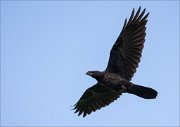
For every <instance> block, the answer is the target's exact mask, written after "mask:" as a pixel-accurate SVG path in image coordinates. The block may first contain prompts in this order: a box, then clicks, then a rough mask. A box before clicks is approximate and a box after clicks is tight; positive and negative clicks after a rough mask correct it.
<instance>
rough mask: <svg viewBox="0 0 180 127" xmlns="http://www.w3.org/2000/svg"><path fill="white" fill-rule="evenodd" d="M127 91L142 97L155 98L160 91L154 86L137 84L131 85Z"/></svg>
mask: <svg viewBox="0 0 180 127" xmlns="http://www.w3.org/2000/svg"><path fill="white" fill-rule="evenodd" d="M127 92H128V93H130V94H134V95H137V96H139V97H142V98H144V99H155V98H156V96H157V94H158V92H157V91H156V90H154V89H152V88H149V87H144V86H140V85H136V84H133V85H132V86H130V87H129V88H128V89H127Z"/></svg>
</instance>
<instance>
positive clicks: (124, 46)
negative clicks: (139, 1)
mask: <svg viewBox="0 0 180 127" xmlns="http://www.w3.org/2000/svg"><path fill="white" fill-rule="evenodd" d="M145 11H146V9H143V11H142V12H141V7H139V9H138V11H137V12H136V14H134V12H135V11H134V9H133V11H132V13H131V16H130V18H129V20H128V22H127V18H126V19H125V22H124V25H123V28H122V31H121V33H120V35H119V37H118V38H117V40H116V42H115V44H114V45H113V47H112V49H111V51H110V58H109V62H108V65H107V68H106V69H105V71H102V72H101V71H88V72H87V73H86V74H87V75H89V76H91V77H93V78H95V79H96V80H97V83H96V84H95V85H94V86H92V87H90V88H88V89H87V90H86V91H85V92H84V94H83V95H82V96H81V98H80V99H79V101H78V102H77V103H76V104H75V105H74V110H75V113H77V112H79V113H78V116H79V115H81V114H83V117H85V116H86V115H87V114H90V113H92V112H95V111H96V110H98V109H101V108H102V107H105V106H107V105H109V104H110V103H112V102H113V101H115V100H116V99H117V98H119V96H120V95H122V93H130V94H134V95H137V96H139V97H142V98H144V99H155V98H156V96H157V94H158V93H157V91H156V90H154V89H152V88H149V87H144V86H140V85H137V84H134V83H132V82H130V80H131V78H132V77H133V75H134V73H135V72H136V68H137V67H138V64H139V62H140V58H141V53H142V49H143V47H144V42H145V36H146V33H145V31H146V23H147V17H148V15H149V12H148V13H147V14H146V15H145V16H144V13H145Z"/></svg>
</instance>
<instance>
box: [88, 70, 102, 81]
mask: <svg viewBox="0 0 180 127" xmlns="http://www.w3.org/2000/svg"><path fill="white" fill-rule="evenodd" d="M86 74H87V75H89V76H91V77H93V78H95V79H96V80H99V79H101V78H103V76H104V73H103V72H100V71H88V72H86Z"/></svg>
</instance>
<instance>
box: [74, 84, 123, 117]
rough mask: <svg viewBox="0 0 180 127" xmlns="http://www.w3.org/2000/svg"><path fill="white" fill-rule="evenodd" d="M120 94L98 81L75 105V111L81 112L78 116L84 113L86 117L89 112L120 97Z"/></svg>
mask: <svg viewBox="0 0 180 127" xmlns="http://www.w3.org/2000/svg"><path fill="white" fill-rule="evenodd" d="M120 94H121V93H119V92H117V91H115V90H113V89H111V88H109V87H107V86H104V85H103V84H102V83H97V84H95V85H94V86H92V87H90V88H88V89H87V90H86V91H85V92H84V94H83V95H82V96H81V98H80V99H79V101H78V102H77V103H76V104H75V105H74V110H75V113H77V112H79V114H78V116H79V115H81V114H83V117H85V116H86V115H87V114H90V113H92V112H95V111H96V110H98V109H101V108H102V107H105V106H107V105H109V104H110V103H112V102H113V101H114V100H116V99H117V98H119V96H120Z"/></svg>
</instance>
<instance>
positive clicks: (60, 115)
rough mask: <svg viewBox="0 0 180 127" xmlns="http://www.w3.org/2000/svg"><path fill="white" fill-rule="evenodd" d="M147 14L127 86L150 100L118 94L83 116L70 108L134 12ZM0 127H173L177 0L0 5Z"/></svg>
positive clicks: (176, 85) (176, 99) (102, 65)
mask: <svg viewBox="0 0 180 127" xmlns="http://www.w3.org/2000/svg"><path fill="white" fill-rule="evenodd" d="M140 5H141V6H142V8H146V9H147V11H148V12H150V15H149V17H148V23H147V31H146V32H147V36H146V42H145V47H144V50H143V54H142V55H143V56H142V59H141V63H140V65H139V68H138V69H137V73H136V74H135V76H134V77H133V79H132V81H133V82H134V83H136V84H140V85H145V86H148V87H152V88H154V89H156V90H157V91H158V92H159V94H158V97H157V99H155V100H145V99H142V98H139V97H136V96H133V95H130V94H124V95H123V96H121V97H120V98H119V99H118V100H117V101H115V102H114V103H112V104H110V105H109V106H108V107H105V108H102V109H101V110H98V111H97V112H95V113H92V114H91V115H89V116H87V117H85V118H83V117H82V116H81V117H78V116H77V114H74V111H72V110H71V109H72V108H73V107H72V106H73V105H74V104H75V103H76V102H77V101H78V99H79V98H80V96H81V95H82V94H83V92H84V91H85V90H86V89H87V88H89V87H90V86H92V85H94V84H95V83H96V81H95V80H94V79H92V78H91V77H89V76H87V75H85V72H87V71H88V70H104V69H105V68H106V65H107V62H108V59H109V51H110V49H111V47H112V45H113V44H114V42H115V40H116V38H117V37H118V35H119V33H120V31H121V29H122V26H123V23H124V19H125V18H126V17H128V18H129V16H130V14H131V12H132V9H133V8H135V9H136V10H137V9H138V7H139V6H140ZM1 125H2V126H8V125H13V126H20V125H21V126H25V125H26V126H35V125H36V126H40V125H41V126H44V125H46V126H52V125H53V126H65V125H66V126H71V125H76V126H94V125H98V126H100V125H102V126H105V125H106V126H108V125H114V126H115V125H117V126H125V125H126V126H148V125H149V126H165V125H167V126H178V125H179V2H178V1H158V2H156V1H146V2H145V1H140V2H133V1H128V2H125V1H85V2H82V1H74V2H73V1H69V2H65V1H61V2H59V1H34V2H33V1H25V2H22V1H1Z"/></svg>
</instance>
